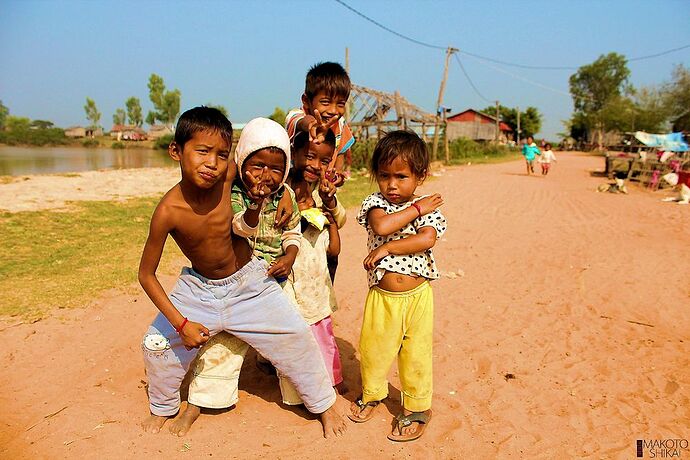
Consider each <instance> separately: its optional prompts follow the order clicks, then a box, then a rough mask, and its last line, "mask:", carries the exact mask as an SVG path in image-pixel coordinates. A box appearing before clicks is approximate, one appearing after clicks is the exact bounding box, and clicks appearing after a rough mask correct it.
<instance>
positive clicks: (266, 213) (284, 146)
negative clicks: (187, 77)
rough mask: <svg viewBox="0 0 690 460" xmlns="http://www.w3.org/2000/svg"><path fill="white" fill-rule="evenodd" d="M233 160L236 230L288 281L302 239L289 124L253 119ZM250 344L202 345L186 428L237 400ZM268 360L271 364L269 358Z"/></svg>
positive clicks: (219, 340) (271, 272) (228, 340)
mask: <svg viewBox="0 0 690 460" xmlns="http://www.w3.org/2000/svg"><path fill="white" fill-rule="evenodd" d="M235 164H236V165H237V169H238V172H239V176H238V178H237V179H236V180H235V182H234V183H233V185H232V211H233V217H232V230H233V232H234V234H235V235H237V236H240V237H243V238H246V239H247V241H248V242H249V243H250V245H251V247H252V249H253V255H254V257H257V258H259V259H261V260H265V261H266V263H268V267H269V268H268V271H267V273H266V275H267V276H272V277H274V278H275V279H276V281H278V283H284V282H285V280H286V279H287V277H288V275H289V274H290V272H291V271H292V265H293V264H294V262H295V257H296V256H297V252H298V250H299V246H300V238H301V231H300V213H299V209H298V208H297V202H296V201H295V194H294V192H293V191H292V189H290V187H289V186H287V185H285V179H286V177H287V175H288V170H289V166H290V140H289V139H288V136H287V133H286V132H285V129H284V128H283V127H282V126H281V125H279V124H278V123H276V122H275V121H273V120H269V119H267V118H255V119H253V120H251V121H250V122H249V123H247V125H246V126H245V128H244V129H243V130H242V135H241V136H240V140H239V142H238V144H237V148H236V149H235ZM283 198H286V199H287V202H288V204H289V209H290V215H289V217H288V223H287V228H286V229H284V230H283V229H281V228H277V227H276V226H275V225H274V221H275V218H276V214H277V210H278V207H279V203H280V201H281V200H282V199H283ZM248 348H249V346H248V345H247V344H246V343H245V342H243V341H242V340H240V339H239V338H237V337H235V336H234V335H231V334H229V333H227V332H221V333H219V334H217V335H215V336H213V337H212V338H211V339H210V340H209V341H208V343H207V344H206V345H205V346H204V347H203V348H202V349H201V351H200V352H199V356H198V357H197V361H196V365H195V367H194V369H193V375H194V377H193V379H192V380H191V382H190V384H189V395H188V399H187V402H188V404H187V408H186V409H185V411H184V413H183V416H182V420H185V421H187V422H189V424H190V425H188V426H185V427H184V428H186V429H188V428H189V426H191V423H193V422H194V421H195V420H196V419H197V418H198V416H199V414H200V413H201V408H202V407H203V408H208V409H223V408H227V407H230V406H232V405H234V404H236V403H237V401H238V383H239V376H240V370H241V369H242V363H243V362H244V356H245V355H246V353H247V350H248ZM257 359H258V357H257ZM264 365H267V366H270V362H268V361H266V363H265V364H264Z"/></svg>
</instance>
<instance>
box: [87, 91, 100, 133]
mask: <svg viewBox="0 0 690 460" xmlns="http://www.w3.org/2000/svg"><path fill="white" fill-rule="evenodd" d="M84 111H85V112H86V119H87V120H89V121H90V122H91V127H92V128H98V127H99V126H100V125H99V124H98V123H99V122H100V121H101V112H99V111H98V109H97V108H96V103H95V102H94V100H93V99H91V98H90V97H87V98H86V105H85V106H84Z"/></svg>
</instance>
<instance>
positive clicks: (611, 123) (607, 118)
mask: <svg viewBox="0 0 690 460" xmlns="http://www.w3.org/2000/svg"><path fill="white" fill-rule="evenodd" d="M629 76H630V70H629V69H628V65H627V60H626V59H625V56H623V55H621V54H617V53H609V54H607V55H602V56H600V57H599V58H598V59H597V60H596V61H594V62H593V63H591V64H587V65H584V66H582V67H580V68H579V69H578V70H577V72H576V73H575V74H573V75H571V76H570V94H571V95H572V97H573V105H574V108H575V112H574V114H573V115H574V116H577V117H578V120H579V122H581V123H584V125H585V126H586V128H587V130H588V131H589V132H592V131H593V132H594V133H595V134H597V135H598V136H599V138H598V143H599V144H601V141H602V136H603V132H604V131H606V130H609V129H615V127H616V125H617V124H618V123H619V122H620V120H619V118H620V114H619V113H617V112H616V111H615V110H614V109H615V108H616V107H618V108H620V106H621V104H625V102H624V101H623V99H622V97H623V96H625V95H627V94H630V93H631V92H632V87H631V86H630V84H629V82H628V78H629ZM607 106H609V107H607Z"/></svg>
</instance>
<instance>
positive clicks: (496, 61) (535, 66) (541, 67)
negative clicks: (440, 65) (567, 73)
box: [460, 50, 577, 70]
mask: <svg viewBox="0 0 690 460" xmlns="http://www.w3.org/2000/svg"><path fill="white" fill-rule="evenodd" d="M460 52H461V53H464V54H466V55H468V56H472V57H473V58H477V59H483V60H485V61H491V62H495V63H496V64H503V65H507V66H511V67H520V68H522V69H532V70H576V69H577V67H569V66H539V65H527V64H516V63H514V62H507V61H501V60H500V59H493V58H490V57H486V56H481V55H479V54H474V53H470V52H469V51H463V50H460Z"/></svg>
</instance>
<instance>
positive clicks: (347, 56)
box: [345, 46, 350, 122]
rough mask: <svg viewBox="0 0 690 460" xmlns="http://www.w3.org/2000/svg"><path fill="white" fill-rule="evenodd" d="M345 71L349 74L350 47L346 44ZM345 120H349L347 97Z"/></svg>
mask: <svg viewBox="0 0 690 460" xmlns="http://www.w3.org/2000/svg"><path fill="white" fill-rule="evenodd" d="M345 72H347V75H348V76H349V75H350V49H349V48H348V47H347V46H346V47H345ZM345 121H347V122H349V121H350V101H349V98H348V101H347V103H346V104H345Z"/></svg>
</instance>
